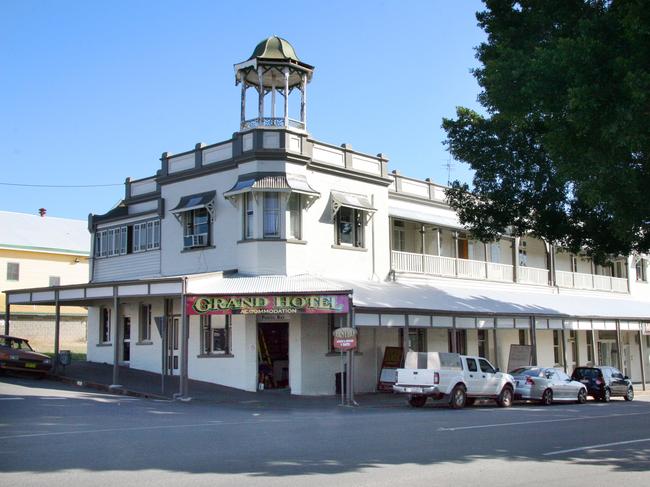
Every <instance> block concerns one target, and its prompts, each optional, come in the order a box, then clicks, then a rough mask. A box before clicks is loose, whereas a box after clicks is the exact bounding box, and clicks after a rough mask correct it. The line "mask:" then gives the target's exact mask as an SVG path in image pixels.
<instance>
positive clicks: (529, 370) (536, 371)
mask: <svg viewBox="0 0 650 487" xmlns="http://www.w3.org/2000/svg"><path fill="white" fill-rule="evenodd" d="M543 370H544V369H540V368H538V367H519V368H518V369H514V370H512V371H511V372H510V375H529V376H531V377H540V376H541V375H542V372H543Z"/></svg>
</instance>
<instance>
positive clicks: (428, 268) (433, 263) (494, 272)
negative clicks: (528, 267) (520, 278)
mask: <svg viewBox="0 0 650 487" xmlns="http://www.w3.org/2000/svg"><path fill="white" fill-rule="evenodd" d="M392 264H393V270H395V271H398V272H414V273H418V274H431V275H433V276H445V277H464V278H468V279H482V280H489V281H501V282H513V278H512V276H513V269H512V266H511V265H506V264H497V263H494V262H483V261H480V260H468V259H454V258H453V257H443V256H441V255H426V254H415V253H412V252H400V251H397V250H393V251H392Z"/></svg>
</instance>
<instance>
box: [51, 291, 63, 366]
mask: <svg viewBox="0 0 650 487" xmlns="http://www.w3.org/2000/svg"><path fill="white" fill-rule="evenodd" d="M60 332H61V304H60V303H59V291H58V290H57V291H54V358H53V359H52V373H53V374H56V371H57V369H58V366H59V341H60V340H59V337H60Z"/></svg>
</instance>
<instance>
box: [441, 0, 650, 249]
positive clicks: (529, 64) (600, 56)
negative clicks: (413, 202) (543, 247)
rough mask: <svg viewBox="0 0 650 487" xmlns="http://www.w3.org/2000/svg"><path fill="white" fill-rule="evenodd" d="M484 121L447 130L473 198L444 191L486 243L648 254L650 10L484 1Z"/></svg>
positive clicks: (622, 1)
mask: <svg viewBox="0 0 650 487" xmlns="http://www.w3.org/2000/svg"><path fill="white" fill-rule="evenodd" d="M485 5H486V10H485V11H482V12H479V13H477V19H478V23H479V26H480V27H482V28H483V29H484V30H485V32H486V33H487V41H486V42H484V43H483V44H481V45H480V46H478V48H477V58H478V60H479V61H480V63H481V66H480V68H478V69H476V70H475V71H474V75H475V77H476V79H477V80H478V83H479V85H480V86H481V89H482V90H481V93H480V94H479V102H480V103H481V105H482V106H483V107H484V109H485V111H484V114H479V113H477V112H475V111H472V110H469V109H467V108H458V110H457V116H456V118H454V119H444V120H443V128H444V129H445V131H446V132H447V140H446V144H447V145H448V148H449V150H450V152H451V153H452V155H453V156H454V157H455V158H456V159H457V160H460V161H464V162H466V163H468V164H469V165H470V166H471V168H472V169H473V170H474V171H475V173H474V180H473V187H472V188H470V187H469V186H468V185H466V184H461V183H459V182H458V181H456V182H454V183H453V184H452V186H451V188H450V189H449V190H448V191H447V196H448V198H449V201H450V203H451V205H452V207H454V208H455V209H456V210H457V211H458V214H459V216H460V219H461V221H462V222H463V223H465V224H466V225H468V226H469V227H470V229H471V230H472V231H473V233H474V234H475V235H477V236H478V237H479V238H480V239H482V240H484V241H487V240H491V239H494V238H496V237H497V236H498V235H500V234H503V233H505V232H507V231H511V232H513V233H514V234H518V235H521V234H524V233H532V234H533V235H535V236H537V237H540V238H544V239H546V240H547V241H550V242H553V243H557V244H559V245H561V246H564V247H567V248H569V249H571V250H573V251H576V252H577V251H585V252H587V253H588V254H591V255H593V256H594V257H595V258H596V259H597V260H602V259H603V257H604V256H606V255H611V254H621V255H628V254H629V253H630V252H631V251H638V252H647V251H648V250H649V249H650V232H649V222H650V167H649V165H648V154H649V148H650V147H649V143H650V4H649V2H648V1H647V0H612V1H603V0H594V1H584V0H521V1H511V0H510V1H509V0H485Z"/></svg>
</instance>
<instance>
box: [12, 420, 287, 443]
mask: <svg viewBox="0 0 650 487" xmlns="http://www.w3.org/2000/svg"><path fill="white" fill-rule="evenodd" d="M295 421H296V419H295V418H294V419H267V420H256V421H230V422H225V421H221V422H218V421H211V422H209V423H197V424H169V425H160V426H134V427H132V428H103V429H96V430H78V431H56V432H51V433H28V434H24V435H7V436H0V440H12V439H16V438H35V437H39V436H63V435H82V434H83V435H86V434H93V433H113V432H125V431H150V430H163V429H181V428H204V427H206V426H231V425H242V424H251V425H256V424H261V423H293V422H295Z"/></svg>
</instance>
